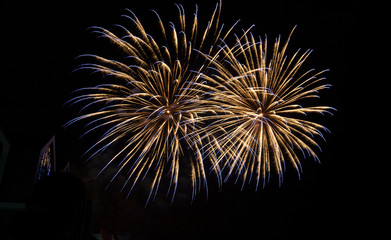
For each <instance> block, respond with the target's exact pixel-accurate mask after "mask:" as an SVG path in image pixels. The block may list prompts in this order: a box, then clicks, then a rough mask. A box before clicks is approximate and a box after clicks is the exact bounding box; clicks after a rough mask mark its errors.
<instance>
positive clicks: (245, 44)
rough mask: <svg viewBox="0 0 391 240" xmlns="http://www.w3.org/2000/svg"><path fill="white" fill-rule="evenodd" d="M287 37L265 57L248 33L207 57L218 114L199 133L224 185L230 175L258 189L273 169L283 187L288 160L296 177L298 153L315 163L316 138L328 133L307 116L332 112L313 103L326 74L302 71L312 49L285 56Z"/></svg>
mask: <svg viewBox="0 0 391 240" xmlns="http://www.w3.org/2000/svg"><path fill="white" fill-rule="evenodd" d="M292 32H293V31H292ZM291 34H292V33H291ZM290 37H291V35H289V38H288V40H287V41H286V42H285V44H282V43H281V40H280V38H278V39H277V40H276V42H275V43H274V45H273V50H272V52H271V54H270V56H269V54H268V44H267V39H264V41H263V40H262V39H261V38H259V40H258V41H257V40H256V39H255V37H254V36H253V35H252V34H251V32H249V31H247V32H245V33H244V34H243V35H242V36H241V37H240V38H239V37H237V39H236V44H235V45H234V46H233V47H229V46H228V45H227V44H223V45H222V46H221V50H220V52H219V54H216V55H214V56H209V60H210V61H211V63H212V65H211V67H210V68H211V69H213V70H214V74H210V75H205V74H202V77H203V78H204V79H205V80H206V81H208V83H209V84H208V85H206V84H204V87H205V88H206V89H209V90H211V87H210V86H211V85H213V86H214V87H213V89H212V90H216V91H215V92H213V94H212V95H211V97H210V99H209V100H210V101H211V102H214V106H213V107H211V108H213V109H214V110H215V111H216V114H215V115H214V116H208V120H213V121H212V122H211V124H210V125H208V126H207V127H206V128H205V129H203V130H202V131H203V132H204V131H206V132H208V133H209V134H208V136H207V138H208V139H211V138H212V141H210V142H209V143H208V144H206V145H205V146H204V148H205V149H206V150H207V151H208V152H209V155H210V156H213V157H214V158H216V159H215V162H216V163H218V165H219V166H221V169H227V172H228V174H227V176H226V178H225V180H227V179H228V177H230V176H231V175H232V174H233V173H236V175H237V180H238V179H241V180H242V182H243V185H244V183H245V182H250V181H251V179H254V178H255V181H256V188H257V189H258V186H259V183H260V182H261V181H262V182H263V186H265V182H266V181H267V180H268V179H269V176H270V172H271V170H272V169H275V171H276V173H277V175H278V176H279V182H280V183H281V182H282V177H283V171H284V169H285V162H287V161H288V162H290V164H291V165H292V166H293V167H294V168H295V169H296V170H297V173H298V175H299V177H300V173H301V171H302V170H301V164H300V157H299V153H301V154H302V156H303V157H306V156H311V157H313V158H314V159H316V160H318V157H317V155H316V152H315V150H314V148H318V149H320V147H319V145H318V144H317V143H316V141H315V136H320V137H321V138H323V134H322V131H326V132H327V131H328V130H327V128H326V127H324V126H322V125H321V124H318V123H316V122H313V121H311V118H310V117H309V115H308V114H312V113H320V114H324V113H330V111H331V110H335V109H334V108H332V107H328V106H317V105H316V102H315V101H314V99H316V98H318V97H319V96H318V92H319V91H320V90H323V89H327V88H329V87H330V85H329V84H325V83H323V81H324V79H325V78H324V77H322V76H323V73H324V72H325V71H327V70H325V71H320V72H317V71H315V70H314V69H311V70H308V71H302V70H301V68H302V66H303V64H304V62H305V61H306V60H307V58H308V56H309V55H310V53H311V50H307V51H305V52H302V53H301V52H300V51H297V52H296V53H294V54H293V55H292V56H290V57H288V56H287V53H286V51H287V47H288V42H289V39H290ZM330 114H331V113H330ZM212 135H213V137H212ZM215 166H217V165H215ZM243 185H242V186H243Z"/></svg>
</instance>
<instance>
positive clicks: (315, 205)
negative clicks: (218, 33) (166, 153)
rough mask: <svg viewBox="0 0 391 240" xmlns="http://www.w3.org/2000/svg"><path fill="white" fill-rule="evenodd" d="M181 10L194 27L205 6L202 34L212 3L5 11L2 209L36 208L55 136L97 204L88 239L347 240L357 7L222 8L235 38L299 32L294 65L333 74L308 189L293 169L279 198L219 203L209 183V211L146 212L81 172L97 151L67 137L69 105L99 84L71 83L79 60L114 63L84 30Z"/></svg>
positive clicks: (202, 203) (204, 205)
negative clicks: (91, 57) (243, 32)
mask: <svg viewBox="0 0 391 240" xmlns="http://www.w3.org/2000/svg"><path fill="white" fill-rule="evenodd" d="M256 2H260V4H258V3H257V4H256ZM315 2H317V3H316V4H315ZM174 3H181V4H183V5H184V7H185V11H186V14H188V15H191V14H192V13H193V12H194V9H195V4H198V7H199V9H198V14H199V20H200V21H201V22H202V21H204V23H205V21H206V20H207V19H208V17H209V16H210V14H211V13H212V11H213V9H214V6H215V3H216V1H210V0H208V1H203V0H199V1H186V2H185V3H184V1H179V0H174V1H173V0H169V1H150V0H144V1H131V0H129V1H124V2H120V3H117V1H106V2H102V1H101V2H99V1H98V2H96V1H88V2H85V1H83V2H81V1H64V2H62V3H60V2H57V1H53V2H49V3H38V2H36V1H33V2H31V1H28V2H27V1H26V2H17V1H8V2H4V3H2V4H1V5H2V7H1V8H2V10H3V11H2V12H3V14H2V16H1V18H2V19H1V28H2V32H3V35H2V41H3V43H2V56H1V57H2V59H5V60H6V61H5V65H4V63H3V64H2V65H1V72H2V75H1V82H0V112H1V113H0V116H1V117H0V129H1V130H2V131H3V133H4V134H5V136H6V137H7V139H8V140H9V142H10V143H11V150H10V154H9V157H8V163H7V166H6V171H5V174H4V177H3V182H2V184H1V186H0V191H1V199H0V200H1V201H14V202H27V201H29V199H31V192H32V189H33V185H32V181H33V178H34V174H35V168H36V164H37V161H38V154H39V151H40V150H41V148H42V147H43V146H44V145H45V144H46V142H47V141H48V140H49V139H50V138H51V137H52V136H53V135H55V136H56V146H57V149H56V150H57V162H58V165H57V166H58V169H61V168H63V167H64V166H65V164H66V163H67V162H68V161H70V162H71V164H72V165H71V166H72V167H73V173H74V174H75V175H77V176H78V177H79V178H81V179H83V181H84V182H85V187H86V189H87V195H88V198H89V199H91V200H92V207H93V208H92V211H93V212H92V222H91V228H92V231H96V230H97V229H99V228H100V227H102V228H105V229H107V230H108V231H113V232H115V233H117V234H118V235H123V236H129V237H132V238H131V239H168V238H171V239H182V238H183V239H209V238H210V239H212V238H217V239H223V238H225V239H226V238H228V239H234V238H239V237H240V239H246V238H250V237H257V238H258V237H259V239H262V238H263V237H264V238H263V239H283V238H285V239H286V238H288V237H289V238H290V237H292V236H296V237H301V239H319V238H321V237H329V238H332V239H333V238H335V237H336V236H341V235H342V236H345V237H349V236H350V234H351V233H350V231H349V230H348V229H347V228H346V226H345V225H346V222H348V221H350V219H351V218H352V212H353V211H352V209H351V207H350V202H351V199H352V197H351V194H352V192H353V191H354V189H355V184H357V182H356V181H354V179H353V178H352V176H351V172H352V171H354V167H353V168H352V167H351V164H352V163H351V162H352V159H351V158H352V157H351V155H350V154H349V150H347V148H350V147H349V146H346V143H347V142H348V141H349V137H348V136H349V135H348V133H347V131H348V130H347V128H345V127H346V126H345V124H346V122H347V120H346V118H347V112H348V110H347V105H348V99H349V97H350V95H349V94H350V92H349V91H348V90H347V89H348V86H349V85H351V84H352V82H353V81H354V78H355V76H354V74H353V73H352V72H353V69H354V67H355V63H356V62H357V56H358V53H357V46H358V43H357V42H356V41H355V39H356V35H357V32H356V31H357V29H358V28H359V24H358V20H357V18H358V14H357V11H356V10H357V8H358V6H357V4H356V3H355V1H345V2H344V3H339V1H338V4H334V3H333V2H327V1H326V2H324V3H318V1H305V2H303V1H298V2H296V1H282V2H281V1H250V0H240V1H223V8H222V16H221V21H223V22H224V23H225V24H226V25H227V26H230V25H232V24H233V23H234V22H235V21H236V20H237V19H241V22H240V24H239V27H238V28H237V31H239V30H240V29H241V28H243V29H246V28H247V27H249V26H251V25H252V24H255V28H253V29H252V32H253V34H254V35H261V36H262V37H264V36H265V34H266V35H267V36H268V39H269V41H270V42H272V41H273V40H274V38H275V37H278V34H281V36H282V39H285V38H286V37H287V35H288V34H289V32H290V31H291V29H292V28H293V27H294V26H295V25H297V28H296V30H295V32H294V34H293V37H292V39H291V44H290V49H291V51H290V53H293V52H294V51H296V49H298V48H301V49H303V50H306V49H309V48H310V49H313V50H314V52H313V53H312V54H311V56H310V58H309V60H308V62H307V64H306V65H304V67H306V68H316V70H322V69H330V71H329V72H327V73H326V74H325V76H326V77H327V82H328V83H330V84H332V85H333V87H332V88H331V89H328V90H324V91H323V92H321V93H320V96H321V100H320V101H321V102H322V103H324V104H326V105H329V106H332V107H335V108H337V109H338V112H336V113H335V115H334V116H333V117H331V116H325V117H316V119H318V120H319V121H320V123H321V124H323V125H325V126H326V127H327V128H328V129H330V130H331V132H332V133H331V134H327V133H326V134H325V138H326V140H327V142H323V141H322V140H321V139H319V140H318V141H319V143H320V146H321V147H322V150H323V151H322V152H319V158H320V160H321V163H320V164H319V163H316V162H315V161H314V160H313V159H310V158H307V159H303V161H302V164H303V174H302V178H301V180H299V179H298V178H297V174H296V173H295V170H294V169H293V168H292V167H291V166H289V164H288V165H287V170H286V173H285V175H284V182H283V184H282V186H281V187H279V186H278V183H277V178H276V176H275V175H273V174H272V180H271V182H270V184H268V185H267V186H266V187H265V189H259V190H258V191H257V192H255V191H254V186H253V185H247V186H246V187H245V188H244V190H243V191H241V190H240V185H235V184H234V183H233V181H228V183H227V184H225V185H223V190H222V191H221V192H220V191H218V189H217V187H216V186H215V185H214V184H213V180H214V179H212V180H211V181H210V182H211V186H210V189H209V198H208V200H206V199H205V194H202V193H201V194H200V195H199V196H198V197H197V199H196V201H195V202H194V203H193V204H192V205H191V204H190V202H189V198H188V197H187V196H186V191H184V192H183V193H179V194H178V196H177V199H176V200H175V201H174V204H173V205H170V203H169V200H167V199H165V198H164V194H162V196H158V197H157V199H156V200H155V201H154V202H152V203H151V204H150V205H149V206H148V207H147V208H144V203H145V200H146V195H145V193H144V195H143V190H142V187H141V190H139V192H140V194H139V195H137V194H136V193H135V194H132V195H130V198H129V199H127V200H126V199H125V196H126V194H120V193H119V192H118V189H116V187H115V186H114V187H113V188H110V189H109V190H107V191H105V190H104V188H105V179H104V178H103V179H102V178H98V179H97V180H94V179H93V178H94V177H93V172H94V170H95V171H96V168H97V167H98V166H96V165H91V164H87V165H86V164H83V163H82V162H83V159H82V157H81V155H82V153H83V151H85V150H86V149H87V147H88V146H89V144H91V143H93V142H94V139H84V140H79V136H80V134H81V133H82V132H81V131H82V130H83V129H82V128H81V127H80V126H79V127H78V126H76V127H70V128H67V129H64V128H62V125H63V124H65V123H66V122H67V121H69V120H71V119H72V118H73V117H75V116H76V114H77V110H78V109H76V108H72V107H70V106H65V105H64V103H65V102H66V101H67V100H69V99H70V98H71V96H73V95H72V91H73V90H75V89H77V88H80V87H82V86H90V85H92V84H93V83H92V82H89V81H87V80H85V79H84V78H85V77H86V76H87V75H88V74H87V73H85V72H84V73H72V70H74V69H75V68H76V67H77V65H78V64H80V63H81V62H80V61H78V60H77V59H75V57H77V56H78V55H80V54H84V53H95V54H101V53H103V54H104V53H105V52H107V50H106V49H105V48H106V47H107V41H103V40H102V39H97V38H96V35H94V34H91V33H90V32H89V30H88V29H87V28H88V27H90V26H102V27H105V28H109V29H110V28H112V25H113V24H116V23H118V22H120V21H123V20H122V19H120V15H121V14H125V10H124V9H125V8H129V9H131V10H132V11H133V12H134V13H135V14H136V15H137V17H139V19H140V20H141V22H142V23H147V22H148V20H149V19H153V18H151V17H152V16H153V14H152V13H151V12H150V11H149V9H154V10H156V11H157V12H158V13H159V14H160V16H161V18H162V19H163V21H164V22H168V21H170V20H176V17H177V8H176V7H175V6H174ZM152 23H153V22H152ZM288 52H289V51H288ZM273 177H274V178H273ZM273 179H274V180H273ZM161 192H162V193H164V192H165V191H164V189H161ZM187 193H189V194H190V191H189V192H187ZM181 194H182V195H181Z"/></svg>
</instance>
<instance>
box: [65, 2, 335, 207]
mask: <svg viewBox="0 0 391 240" xmlns="http://www.w3.org/2000/svg"><path fill="white" fill-rule="evenodd" d="M176 6H177V8H178V12H179V16H178V21H177V25H175V24H174V23H173V22H169V23H168V24H165V23H164V22H163V21H162V20H161V18H160V17H159V15H158V14H157V13H156V12H155V11H152V14H153V15H154V17H155V21H156V29H158V30H159V31H155V32H154V33H153V34H152V33H148V32H147V31H146V29H145V27H144V26H143V24H142V23H141V22H140V20H139V19H138V18H137V17H136V15H135V14H134V13H133V12H131V11H129V10H127V11H128V13H127V15H123V17H124V18H126V19H127V20H128V23H129V26H128V27H124V26H122V25H116V30H117V33H114V32H113V31H109V30H107V29H104V28H101V27H92V28H91V29H92V30H93V32H95V33H97V34H98V35H99V36H100V37H104V38H106V39H108V41H110V42H111V44H112V45H114V46H116V47H117V48H118V49H119V50H120V53H121V54H119V56H118V58H116V59H109V58H105V57H101V56H97V55H92V54H85V55H82V56H80V57H81V58H83V59H89V60H91V61H87V63H84V64H81V65H80V66H79V67H78V69H77V70H83V69H86V70H89V71H92V72H96V73H100V74H101V75H102V76H103V80H104V83H101V84H98V85H96V86H93V87H88V88H82V89H79V90H77V91H76V93H78V95H77V96H76V97H74V98H73V99H71V100H70V102H71V103H73V104H81V105H82V106H83V107H82V111H81V112H86V111H87V113H83V114H81V115H80V116H79V117H76V118H75V119H73V120H71V121H70V122H68V123H67V125H70V124H73V123H75V122H79V121H87V123H86V126H87V127H88V128H89V129H88V130H87V132H86V134H88V133H90V132H93V131H96V130H98V129H103V130H104V131H103V134H102V135H101V137H100V139H99V140H98V141H97V142H96V143H95V144H94V145H93V146H92V147H91V148H90V149H88V150H87V153H88V154H90V158H92V157H94V156H96V155H98V154H99V153H102V152H103V151H105V150H106V149H109V148H111V149H112V150H114V151H115V154H114V155H113V156H112V157H110V158H109V159H102V161H105V167H103V169H102V171H101V172H103V171H104V170H105V169H107V167H108V166H114V167H115V168H116V173H115V174H113V176H112V177H111V180H110V182H112V181H114V180H115V179H116V178H117V177H118V176H119V175H121V176H126V178H125V179H126V180H125V181H124V183H123V189H125V188H126V186H128V187H127V188H126V189H127V191H128V193H130V192H131V191H132V189H133V188H134V186H135V185H136V183H138V182H140V181H142V180H144V179H145V178H146V177H148V178H149V179H150V180H149V182H150V191H149V192H150V193H149V197H148V200H147V202H148V201H150V200H151V199H153V198H154V197H155V196H156V193H157V191H158V189H159V186H160V183H161V182H162V180H163V179H167V182H168V190H167V194H168V195H170V196H171V199H173V198H174V196H175V192H176V189H177V186H178V183H180V179H182V178H185V179H187V181H188V179H190V181H189V182H191V189H192V199H194V197H195V195H196V194H197V193H198V192H199V191H200V190H201V189H206V190H207V179H208V178H207V176H208V174H209V173H214V175H215V176H216V179H217V182H218V185H219V186H220V187H221V185H222V183H223V182H224V181H226V180H227V179H228V178H229V177H230V176H232V175H235V176H236V180H239V179H240V180H241V181H242V183H243V184H244V183H245V182H251V180H252V179H254V181H255V183H256V188H258V185H259V184H260V183H262V185H263V186H264V185H265V182H266V181H267V179H268V178H269V175H270V172H271V171H272V170H273V169H274V170H275V172H276V173H277V176H279V181H282V176H283V171H284V168H285V163H286V162H289V163H290V165H292V166H293V167H294V168H295V169H296V170H297V172H298V174H299V176H300V173H301V165H300V158H299V156H300V155H301V154H302V155H303V156H304V157H305V156H307V155H309V156H311V157H313V158H315V159H318V158H317V155H316V153H315V151H314V148H318V147H319V146H318V144H317V143H316V142H315V138H314V136H320V137H322V138H323V135H322V131H328V130H327V129H326V128H325V127H324V126H322V125H320V124H318V123H315V122H312V121H311V119H310V116H309V114H311V113H321V114H323V113H325V112H330V110H333V108H331V107H327V106H316V105H315V106H314V104H315V101H313V100H309V101H308V99H313V98H318V91H319V90H322V89H325V88H328V87H329V85H328V84H324V83H323V80H324V78H323V77H322V73H323V72H324V71H320V72H317V71H315V70H313V69H311V70H308V71H302V70H301V68H302V65H303V64H304V63H305V61H306V59H307V58H308V56H309V55H310V52H311V51H310V50H308V51H305V52H302V53H301V52H300V51H297V52H296V53H294V54H293V55H292V56H288V55H287V47H288V42H289V39H290V36H291V35H289V37H288V40H287V41H286V42H285V43H283V42H281V40H280V38H278V39H277V40H276V41H275V42H274V44H273V46H272V47H270V46H268V44H267V39H261V38H260V37H258V38H257V37H254V36H253V34H252V33H251V31H250V30H251V28H250V29H248V30H246V31H243V32H242V34H241V35H239V36H238V35H236V34H233V31H234V28H235V25H236V24H234V25H233V26H232V27H230V28H226V27H224V24H221V23H220V13H221V2H220V3H218V4H216V8H215V10H214V11H213V13H212V15H211V17H210V20H209V22H208V24H207V25H206V27H205V26H204V27H201V26H200V24H199V22H198V17H197V16H198V14H197V12H198V8H196V11H195V13H194V14H193V15H192V17H190V18H188V17H187V16H185V11H184V8H183V7H182V6H181V5H176ZM291 34H292V33H291ZM232 36H234V37H232ZM231 43H232V44H231ZM269 52H270V53H269ZM118 59H120V60H118ZM90 62H91V63H90ZM118 146H120V147H118ZM101 172H100V173H101ZM100 173H99V174H100ZM189 185H190V184H189Z"/></svg>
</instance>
